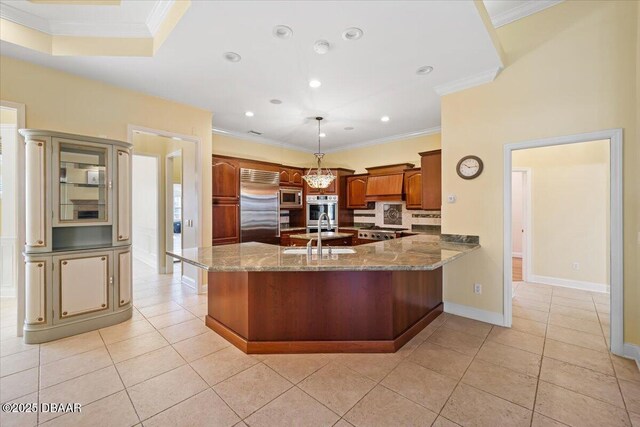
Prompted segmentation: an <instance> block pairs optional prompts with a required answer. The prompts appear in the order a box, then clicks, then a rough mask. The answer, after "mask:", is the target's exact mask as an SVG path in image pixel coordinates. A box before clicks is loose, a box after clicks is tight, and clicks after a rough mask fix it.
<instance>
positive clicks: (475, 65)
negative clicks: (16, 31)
mask: <svg viewBox="0 0 640 427" xmlns="http://www.w3.org/2000/svg"><path fill="white" fill-rule="evenodd" d="M124 3H127V2H126V1H123V4H124ZM143 3H144V2H143ZM78 7H79V6H78ZM276 24H285V25H288V26H290V27H291V28H292V29H293V32H294V33H293V36H292V37H291V38H290V39H286V40H281V39H277V38H275V37H273V36H272V34H271V32H272V28H273V26H274V25H276ZM351 26H356V27H359V28H362V29H363V30H364V37H363V38H362V39H360V40H358V41H345V40H343V39H342V38H341V33H342V31H343V30H344V29H346V28H347V27H351ZM321 38H324V39H326V40H328V41H329V42H330V43H331V46H332V48H331V50H330V51H329V53H327V54H326V55H318V54H316V53H315V52H314V51H313V49H312V46H313V43H314V41H316V40H318V39H321ZM0 47H1V48H2V54H3V55H8V56H12V57H17V58H21V59H24V60H27V61H32V62H36V63H39V64H42V65H46V66H49V67H53V68H57V69H61V70H65V71H68V72H71V73H74V74H78V75H82V76H86V77H89V78H93V79H98V80H102V81H106V82H108V83H112V84H115V85H118V86H123V87H127V88H130V89H134V90H138V91H142V92H145V93H149V94H153V95H156V96H161V97H164V98H168V99H172V100H175V101H179V102H183V103H186V104H190V105H194V106H197V107H201V108H204V109H207V110H210V111H213V113H214V117H213V126H214V127H215V128H220V129H225V130H229V131H232V132H234V133H240V134H246V133H247V132H248V131H249V130H256V131H259V132H262V133H263V138H265V140H266V139H268V140H270V141H278V142H281V143H284V144H286V145H288V146H293V147H296V148H300V149H306V150H311V151H313V150H314V149H315V148H316V146H317V138H316V136H315V135H316V132H317V130H316V123H315V120H313V119H310V118H311V117H314V116H316V115H322V116H324V117H326V123H325V124H324V126H323V131H324V132H326V134H327V137H326V138H324V139H323V149H324V148H326V149H329V150H333V149H340V148H347V147H350V146H353V145H355V144H359V143H363V142H366V141H371V140H378V139H384V138H389V137H392V136H396V135H406V134H412V133H420V132H425V130H429V129H433V128H437V127H438V126H439V125H440V99H439V96H438V94H437V93H436V91H435V90H434V88H436V87H439V88H440V90H441V91H446V90H447V88H448V87H452V88H456V87H464V86H465V85H466V84H467V83H468V84H473V83H474V82H476V83H477V82H478V81H486V79H487V78H486V76H490V77H489V80H490V78H491V77H492V76H495V73H496V71H497V70H498V69H499V68H500V67H501V64H500V60H499V57H498V54H497V52H496V50H495V49H494V47H493V45H492V43H491V40H490V37H489V34H488V32H487V30H486V28H485V27H484V26H483V24H482V22H481V19H480V16H479V14H478V12H477V10H476V7H475V5H474V4H473V2H472V1H340V2H338V1H323V2H319V1H316V2H314V1H298V2H290V1H279V2H277V1H245V2H233V1H229V2H217V1H192V3H191V7H190V8H189V9H188V10H187V12H186V13H185V15H184V17H183V18H182V20H181V21H180V22H179V23H178V25H177V26H176V28H175V29H174V31H173V33H172V34H171V35H170V36H169V38H168V39H167V41H166V42H165V43H164V45H163V46H162V48H161V49H160V50H159V51H158V52H157V54H156V55H155V56H154V57H151V58H137V57H55V56H49V55H45V54H41V53H38V52H34V51H31V50H28V49H24V48H21V47H18V46H15V45H11V44H8V43H5V42H2V44H1V45H0ZM227 51H233V52H237V53H239V54H240V55H242V61H241V62H238V63H230V62H227V61H225V60H224V59H223V58H222V54H223V52H227ZM423 65H432V66H433V67H434V71H433V72H432V73H431V74H429V75H426V76H419V75H416V74H415V71H416V69H417V68H418V67H420V66H423ZM314 78H315V79H318V80H320V81H321V82H322V86H321V87H320V88H318V89H311V88H310V87H309V86H308V81H309V79H314ZM483 79H484V80H483ZM273 98H277V99H280V100H282V104H281V105H273V104H271V103H269V100H270V99H273ZM247 110H250V111H253V112H254V113H255V116H254V117H252V118H248V117H245V114H244V113H245V111H247ZM384 115H387V116H389V117H390V121H389V122H387V123H382V122H381V121H380V117H382V116H384ZM347 126H352V127H354V128H355V129H354V130H352V131H346V130H344V127H347Z"/></svg>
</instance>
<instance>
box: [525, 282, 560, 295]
mask: <svg viewBox="0 0 640 427" xmlns="http://www.w3.org/2000/svg"><path fill="white" fill-rule="evenodd" d="M554 288H555V286H551V285H543V284H542V283H533V282H523V283H521V284H520V286H518V289H526V290H528V291H530V292H538V293H540V294H546V295H551V294H552V293H553V289H554Z"/></svg>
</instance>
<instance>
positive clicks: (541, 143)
mask: <svg viewBox="0 0 640 427" xmlns="http://www.w3.org/2000/svg"><path fill="white" fill-rule="evenodd" d="M603 139H608V140H609V176H610V179H609V181H610V184H609V185H610V191H609V194H610V195H609V210H610V212H609V214H610V224H609V227H610V230H609V232H610V234H609V243H610V245H609V248H610V249H609V263H610V265H609V285H610V287H611V308H610V311H611V314H610V319H611V339H610V341H611V352H613V353H614V354H618V355H623V354H624V305H623V299H624V280H623V279H624V247H623V193H622V185H623V181H622V164H623V163H622V145H623V134H622V129H607V130H602V131H596V132H587V133H581V134H575V135H565V136H557V137H550V138H543V139H534V140H530V141H523V142H515V143H510V144H506V145H505V146H504V147H503V153H504V170H503V177H504V179H503V181H504V188H503V201H504V206H503V215H504V229H503V237H504V241H503V266H504V271H503V274H504V276H503V282H504V283H503V284H504V296H503V304H504V307H503V309H504V326H507V327H510V326H511V321H512V301H511V298H512V293H513V289H512V286H513V284H512V273H513V272H512V267H511V250H512V248H511V245H512V242H511V241H512V238H511V172H512V169H513V166H512V156H511V155H512V152H513V151H516V150H522V149H527V148H538V147H549V146H554V145H565V144H576V143H580V142H590V141H598V140H603Z"/></svg>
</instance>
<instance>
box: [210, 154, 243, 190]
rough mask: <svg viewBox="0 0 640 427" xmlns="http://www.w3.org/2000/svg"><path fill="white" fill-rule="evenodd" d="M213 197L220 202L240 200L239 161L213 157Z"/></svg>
mask: <svg viewBox="0 0 640 427" xmlns="http://www.w3.org/2000/svg"><path fill="white" fill-rule="evenodd" d="M211 197H213V198H214V199H217V200H218V201H220V200H221V199H227V200H234V201H235V200H239V199H240V165H239V163H238V161H237V160H234V159H226V158H218V157H213V159H212V162H211Z"/></svg>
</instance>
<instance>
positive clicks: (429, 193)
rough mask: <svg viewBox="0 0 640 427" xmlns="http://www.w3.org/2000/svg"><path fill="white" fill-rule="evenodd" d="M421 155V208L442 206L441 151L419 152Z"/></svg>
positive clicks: (428, 208) (430, 208) (434, 208)
mask: <svg viewBox="0 0 640 427" xmlns="http://www.w3.org/2000/svg"><path fill="white" fill-rule="evenodd" d="M420 156H421V157H422V160H421V166H422V168H421V169H422V209H427V210H438V211H439V210H440V209H441V208H442V151H441V150H433V151H425V152H423V153H420Z"/></svg>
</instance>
